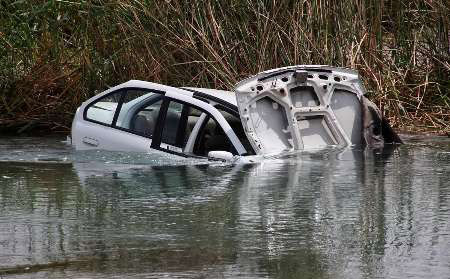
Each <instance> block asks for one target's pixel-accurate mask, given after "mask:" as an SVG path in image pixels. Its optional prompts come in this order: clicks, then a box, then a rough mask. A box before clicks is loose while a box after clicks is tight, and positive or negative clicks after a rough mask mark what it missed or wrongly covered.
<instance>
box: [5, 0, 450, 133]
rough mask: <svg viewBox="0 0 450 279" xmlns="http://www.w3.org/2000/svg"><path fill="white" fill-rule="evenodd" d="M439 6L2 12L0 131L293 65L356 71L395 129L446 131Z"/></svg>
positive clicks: (449, 69) (252, 5)
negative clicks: (147, 86)
mask: <svg viewBox="0 0 450 279" xmlns="http://www.w3.org/2000/svg"><path fill="white" fill-rule="evenodd" d="M449 44H450V7H449V2H448V1H446V0H433V1H431V0H416V1H412V0H409V1H407V0H391V1H378V0H349V1H335V0H311V1H246V0H234V1H233V0H231V1H191V2H190V3H188V1H181V0H172V1H149V0H147V1H133V0H127V1H125V0H115V1H71V0H67V1H62V0H61V1H44V0H30V1H23V0H19V1H4V0H2V1H0V127H12V128H14V129H19V128H23V129H22V130H24V129H25V130H26V129H28V128H29V129H31V128H32V127H36V126H39V127H44V128H45V129H51V130H58V131H67V130H68V129H69V128H70V123H71V119H72V116H73V114H74V112H75V110H76V108H77V107H78V106H79V105H80V103H81V102H82V101H84V100H85V99H87V98H88V97H90V96H92V95H94V94H96V93H98V92H100V91H103V90H104V89H106V88H108V87H110V86H114V85H117V84H119V83H121V82H123V81H126V80H129V79H143V80H149V81H154V82H159V83H163V84H168V85H173V86H202V87H211V88H221V89H232V88H233V86H234V84H235V83H236V82H238V81H239V80H241V79H243V78H245V77H247V76H249V75H252V74H256V73H257V72H259V71H262V70H266V69H270V68H276V67H282V66H287V65H295V64H329V65H334V66H342V67H351V68H354V69H357V70H358V71H359V72H360V74H361V76H362V77H363V79H364V81H365V83H366V87H367V89H368V90H369V97H370V98H371V99H372V100H374V101H375V102H376V103H377V104H378V105H379V106H380V107H381V108H382V110H383V111H384V113H385V114H386V115H387V116H388V117H389V118H390V120H391V122H392V123H393V124H394V126H396V127H399V128H401V129H412V130H427V131H440V132H447V133H448V132H449V131H450V127H449V125H450V95H449V91H450V78H449V77H450V54H449V52H450V46H449Z"/></svg>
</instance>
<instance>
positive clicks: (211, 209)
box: [0, 138, 450, 278]
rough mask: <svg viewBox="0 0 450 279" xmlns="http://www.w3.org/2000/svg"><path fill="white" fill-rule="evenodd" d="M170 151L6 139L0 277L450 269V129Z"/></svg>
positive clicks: (360, 274) (432, 274)
mask: <svg viewBox="0 0 450 279" xmlns="http://www.w3.org/2000/svg"><path fill="white" fill-rule="evenodd" d="M174 158H175V157H165V156H161V155H159V154H132V153H114V152H101V151H96V152H74V151H73V150H71V149H70V148H68V147H67V146H65V145H64V144H63V143H61V142H60V139H53V138H50V139H36V138H34V139H33V138H29V139H17V138H16V139H13V138H1V139H0V161H2V162H0V277H3V278H237V277H240V278H450V140H449V139H445V138H434V139H421V140H413V139H410V140H409V141H408V144H406V145H403V146H401V147H399V148H397V149H396V150H385V151H383V152H367V151H366V152H361V151H357V150H346V151H342V150H325V151H318V152H309V153H307V152H305V153H301V154H299V155H297V156H291V157H290V158H285V159H278V160H267V161H264V162H263V163H257V164H250V165H226V164H217V163H215V164H208V163H207V162H206V161H190V160H185V159H177V160H176V161H173V159H174ZM49 161H59V162H57V163H50V162H49Z"/></svg>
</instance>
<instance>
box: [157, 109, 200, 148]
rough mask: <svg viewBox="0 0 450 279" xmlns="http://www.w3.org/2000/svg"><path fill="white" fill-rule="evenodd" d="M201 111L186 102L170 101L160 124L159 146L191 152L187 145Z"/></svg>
mask: <svg viewBox="0 0 450 279" xmlns="http://www.w3.org/2000/svg"><path fill="white" fill-rule="evenodd" d="M201 115H202V112H201V111H200V110H198V109H197V108H195V107H193V106H190V105H188V104H182V103H179V102H176V101H173V100H172V101H170V103H169V105H168V107H167V113H166V115H165V118H164V123H163V125H162V134H161V148H162V149H168V150H171V151H175V152H179V153H182V152H184V153H187V154H192V151H191V149H192V148H191V147H190V146H187V145H188V141H189V138H190V136H191V134H192V133H193V131H194V127H195V126H196V124H197V122H198V121H199V119H200V116H201Z"/></svg>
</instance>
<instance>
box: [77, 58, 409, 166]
mask: <svg viewBox="0 0 450 279" xmlns="http://www.w3.org/2000/svg"><path fill="white" fill-rule="evenodd" d="M364 94H365V89H364V87H363V85H362V82H361V80H360V79H359V76H358V73H357V72H355V71H353V70H349V69H344V68H336V67H330V66H292V67H286V68H280V69H274V70H269V71H265V72H262V73H259V74H257V75H255V76H252V77H250V78H248V79H246V80H243V81H241V82H240V83H238V84H237V86H236V88H235V92H234V93H233V92H227V91H222V90H215V89H204V88H175V87H170V86H165V85H161V84H156V83H151V82H145V81H137V80H131V81H128V82H125V83H123V84H120V85H118V86H115V87H113V88H111V89H109V90H106V91H104V92H102V93H100V94H98V95H96V96H94V97H92V98H91V99H89V100H87V101H86V102H84V103H83V104H82V105H81V106H80V107H79V108H78V110H77V112H76V115H75V118H74V120H73V123H72V144H73V145H74V146H75V148H76V149H106V150H117V151H140V152H147V151H150V149H156V150H160V151H163V152H168V153H171V154H176V155H180V156H184V157H212V158H221V159H224V158H225V159H226V158H231V157H233V156H234V155H241V156H243V155H268V154H269V155H270V154H280V153H283V152H290V151H295V150H304V149H316V148H323V147H327V146H342V147H345V146H372V147H381V146H383V145H384V144H390V143H401V140H400V138H399V137H398V136H397V134H396V133H395V132H394V131H393V130H392V128H391V127H390V126H389V124H388V122H387V121H386V120H385V119H384V118H383V117H382V115H381V113H380V111H379V110H378V109H377V108H376V106H375V105H374V104H373V103H372V102H370V101H369V100H368V99H367V98H366V97H365V96H364Z"/></svg>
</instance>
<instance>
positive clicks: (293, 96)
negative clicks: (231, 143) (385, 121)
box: [235, 65, 365, 154]
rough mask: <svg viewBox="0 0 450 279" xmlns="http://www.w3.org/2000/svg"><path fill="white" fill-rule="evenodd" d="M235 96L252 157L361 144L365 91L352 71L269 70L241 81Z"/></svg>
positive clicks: (318, 68)
mask: <svg viewBox="0 0 450 279" xmlns="http://www.w3.org/2000/svg"><path fill="white" fill-rule="evenodd" d="M235 92H236V99H237V105H238V107H239V112H240V117H241V120H242V124H243V126H244V129H245V130H246V133H247V136H248V138H249V141H250V143H251V144H252V146H253V148H254V149H255V151H256V153H257V154H271V153H279V152H283V151H292V150H302V149H308V148H321V147H325V146H330V145H340V146H348V145H352V144H360V143H361V141H362V118H361V103H360V100H361V98H362V96H363V95H364V93H365V90H364V87H363V86H362V83H361V81H360V79H359V76H358V73H357V72H356V71H353V70H349V69H344V68H336V67H330V66H320V65H317V66H315V65H308V66H303V65H300V66H291V67H286V68H280V69H273V70H269V71H266V72H262V73H259V74H257V75H255V76H252V77H250V78H248V79H246V80H243V81H241V82H240V83H238V84H237V85H236V88H235Z"/></svg>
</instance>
